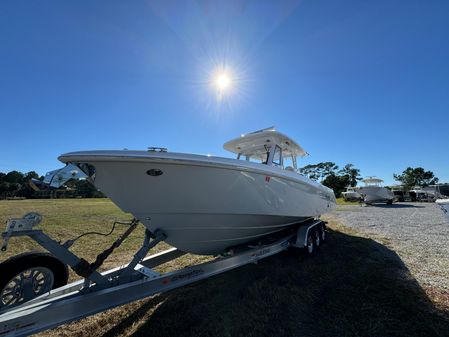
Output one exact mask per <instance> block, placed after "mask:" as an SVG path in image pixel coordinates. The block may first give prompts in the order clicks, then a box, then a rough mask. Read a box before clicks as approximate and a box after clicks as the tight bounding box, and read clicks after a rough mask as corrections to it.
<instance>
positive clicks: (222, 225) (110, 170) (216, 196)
mask: <svg viewBox="0 0 449 337" xmlns="http://www.w3.org/2000/svg"><path fill="white" fill-rule="evenodd" d="M224 148H225V149H226V150H228V151H231V152H233V153H235V154H236V155H237V159H229V158H221V157H213V156H209V155H195V154H184V153H171V152H167V151H166V149H160V148H150V149H149V151H128V150H120V151H82V152H71V153H66V154H63V155H61V156H60V157H59V160H60V161H62V162H64V163H66V164H68V165H67V166H66V168H64V169H63V170H62V171H61V170H60V171H53V172H50V173H49V174H48V175H47V176H46V177H45V181H46V182H48V183H49V184H50V185H51V186H59V185H61V184H63V183H64V182H65V181H66V180H67V178H70V177H80V176H83V175H84V174H83V172H84V173H85V174H86V176H87V177H88V179H89V180H90V181H91V182H92V183H93V184H94V185H95V186H96V187H97V188H98V189H100V190H101V191H102V192H103V193H105V194H106V195H107V196H108V197H109V198H111V200H112V201H113V202H114V203H115V204H116V205H117V206H118V207H120V208H121V209H122V210H123V211H124V212H128V213H131V214H133V215H134V216H135V217H136V218H137V219H139V220H140V221H141V222H142V223H143V224H144V225H145V226H146V227H147V228H148V229H149V230H151V231H153V232H154V231H155V230H157V229H159V230H161V231H163V232H164V233H165V235H166V240H165V241H166V242H167V243H169V244H171V245H172V246H174V247H176V248H178V249H180V250H183V251H185V252H190V253H195V254H218V253H222V252H223V251H225V250H226V249H228V248H230V247H233V246H236V245H239V244H243V243H246V242H250V241H254V240H256V239H258V238H260V237H262V236H265V235H267V234H270V233H274V232H277V231H280V230H283V229H285V228H287V227H289V226H293V225H297V224H298V223H300V222H303V221H306V220H308V219H310V218H316V217H319V216H320V215H321V214H323V213H326V212H329V211H331V210H332V209H333V208H334V207H335V205H336V201H335V195H334V193H333V191H332V190H331V189H329V188H327V187H325V186H323V185H321V184H319V183H317V182H315V181H313V180H310V179H309V178H307V177H305V176H303V175H301V174H299V173H297V172H296V169H297V157H298V156H304V155H306V152H305V151H304V150H303V149H302V148H301V147H300V146H299V145H298V144H297V143H296V142H294V141H293V140H292V139H290V138H289V137H287V136H285V135H283V134H282V133H279V132H277V131H275V129H274V128H269V129H264V130H260V131H256V132H253V133H249V134H246V135H242V136H241V137H238V138H236V139H234V140H231V141H229V142H227V143H226V144H224ZM80 170H82V171H83V172H80Z"/></svg>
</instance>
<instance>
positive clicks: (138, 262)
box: [0, 213, 326, 337]
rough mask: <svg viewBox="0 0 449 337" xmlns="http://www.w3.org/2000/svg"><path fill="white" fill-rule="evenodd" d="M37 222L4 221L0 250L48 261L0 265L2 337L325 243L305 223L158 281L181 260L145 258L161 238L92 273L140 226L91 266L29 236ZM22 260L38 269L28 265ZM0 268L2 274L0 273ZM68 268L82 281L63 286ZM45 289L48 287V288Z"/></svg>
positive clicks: (317, 226) (320, 226)
mask: <svg viewBox="0 0 449 337" xmlns="http://www.w3.org/2000/svg"><path fill="white" fill-rule="evenodd" d="M41 220H42V217H41V216H40V215H39V214H38V213H28V214H26V215H25V216H24V217H23V218H20V219H10V220H8V221H7V226H6V231H5V232H3V233H2V237H3V244H2V246H1V250H2V251H5V250H6V249H7V245H8V240H9V238H11V237H18V236H27V237H30V238H31V239H33V240H34V241H36V242H37V243H38V244H39V245H40V246H42V247H43V248H45V249H46V250H47V251H49V252H50V253H51V255H50V254H47V253H37V254H36V253H34V254H33V253H31V254H30V255H31V258H30V256H28V255H27V254H26V253H25V254H21V255H18V256H16V257H13V258H10V259H8V260H6V261H4V262H3V263H1V264H0V279H1V278H5V277H6V278H7V279H9V280H6V281H3V282H2V283H0V291H1V293H0V336H1V337H4V336H27V335H30V334H34V333H37V332H40V331H43V330H47V329H51V328H55V327H57V326H59V325H62V324H64V323H67V322H70V321H73V320H77V319H81V318H84V317H87V316H90V315H93V314H95V313H98V312H101V311H105V310H108V309H111V308H114V307H117V306H119V305H123V304H126V303H129V302H132V301H135V300H139V299H142V298H145V297H148V296H151V295H154V294H157V293H162V292H165V291H168V290H171V289H175V288H178V287H181V286H184V285H187V284H189V283H192V282H196V281H199V280H203V279H206V278H208V277H211V276H214V275H217V274H220V273H223V272H225V271H228V270H231V269H234V268H237V267H240V266H243V265H246V264H249V263H257V261H259V260H261V259H263V258H266V257H268V256H272V255H274V254H277V253H279V252H281V251H284V250H286V249H287V248H289V247H295V248H303V249H305V250H306V252H307V253H308V254H313V252H314V250H315V249H316V248H317V247H318V246H319V245H320V244H321V243H322V242H323V241H324V240H325V239H326V233H325V230H326V227H325V222H324V221H322V220H318V219H311V220H310V221H308V222H306V223H303V224H301V225H299V224H298V226H297V227H296V228H295V230H291V231H290V232H289V233H283V234H282V235H279V234H278V236H275V237H271V238H267V240H264V241H260V242H257V243H255V244H252V245H248V244H247V245H244V246H240V247H236V248H235V249H231V250H229V251H228V252H227V253H226V254H223V255H220V256H217V257H216V258H215V259H214V260H212V261H209V262H205V263H201V264H197V265H193V266H189V267H185V268H181V269H178V270H175V271H171V272H167V273H164V274H161V273H158V272H156V271H155V270H154V268H155V267H157V266H159V265H162V264H164V263H166V262H169V261H172V260H174V259H176V258H178V257H180V256H182V255H184V254H186V253H185V252H182V251H179V250H178V249H176V248H171V249H168V250H165V251H163V252H160V253H157V254H154V255H150V256H148V257H146V258H145V256H146V255H147V253H148V252H149V250H150V249H151V248H152V247H154V246H155V245H156V244H157V243H159V242H160V241H163V240H164V239H165V235H164V234H163V233H161V232H158V231H156V232H155V233H152V232H150V231H149V230H146V232H145V238H144V240H143V244H142V246H141V247H140V249H139V250H138V251H137V252H136V253H135V254H134V256H133V258H132V259H131V262H130V263H129V264H127V265H123V266H120V267H118V268H114V269H111V270H108V271H106V272H103V273H100V272H98V271H97V269H98V267H99V266H101V264H102V262H103V261H104V260H105V259H106V258H107V257H108V256H109V255H110V254H111V253H112V251H113V250H114V249H115V248H117V247H118V246H120V244H121V242H122V241H123V240H125V239H126V237H127V236H128V235H129V234H130V233H131V232H132V231H133V230H134V229H135V228H136V226H137V225H138V223H139V221H138V220H137V219H133V220H132V221H130V222H129V223H128V225H129V227H128V228H127V230H126V231H125V233H124V234H122V235H121V236H120V237H119V238H118V239H117V240H116V241H115V242H114V243H113V245H112V246H111V247H110V248H108V249H106V250H105V251H104V252H102V253H100V254H99V255H98V256H97V259H96V260H95V261H94V262H93V263H88V262H87V261H86V260H84V259H82V258H79V257H78V256H76V255H75V254H74V253H72V252H71V251H70V250H69V248H70V246H71V245H72V244H73V242H74V240H68V241H67V242H65V243H64V244H61V243H59V242H57V241H55V240H54V239H52V238H51V237H49V236H48V235H47V234H45V233H44V232H43V231H42V230H38V229H34V227H35V226H36V225H38V224H39V223H40V222H41ZM29 261H35V262H36V261H37V262H36V264H35V265H32V264H30V263H29ZM39 261H40V263H39ZM2 265H4V266H5V268H6V269H5V268H1V267H2ZM21 265H23V267H22V268H21ZM67 265H68V266H70V267H71V268H72V269H73V270H74V271H75V272H76V273H77V274H78V275H80V276H82V277H83V278H84V279H82V280H79V281H75V282H73V283H70V284H66V283H67V278H68V272H67ZM55 266H57V267H58V268H59V269H56V268H55ZM61 266H63V268H62V269H61ZM14 268H15V274H14V273H12V274H11V275H9V276H8V275H7V274H8V273H7V272H8V271H10V270H11V269H14ZM64 268H65V269H64ZM49 269H50V270H49ZM52 269H53V270H52ZM55 270H56V271H57V270H59V272H58V273H60V274H61V270H63V272H62V273H63V274H64V270H65V275H63V276H62V278H65V282H64V281H63V284H66V285H63V286H59V287H57V288H55V285H56V286H57V285H58V283H57V282H56V279H57V278H58V277H59V278H61V276H60V275H54V274H53V273H55ZM52 272H53V273H52ZM48 280H50V281H48ZM46 282H47V283H48V282H49V287H50V288H49V289H48V285H46ZM46 286H47V287H46ZM52 288H54V289H52Z"/></svg>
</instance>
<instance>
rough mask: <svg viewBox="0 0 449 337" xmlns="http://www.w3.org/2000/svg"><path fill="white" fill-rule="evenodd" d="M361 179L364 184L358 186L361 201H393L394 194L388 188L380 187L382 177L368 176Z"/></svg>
mask: <svg viewBox="0 0 449 337" xmlns="http://www.w3.org/2000/svg"><path fill="white" fill-rule="evenodd" d="M362 181H363V182H364V183H365V186H362V187H360V189H359V192H360V194H362V195H363V201H364V202H365V203H366V204H374V203H384V202H385V203H387V204H392V203H393V201H394V194H393V192H392V191H390V190H389V189H387V188H385V187H382V183H383V180H382V179H378V178H375V177H368V178H366V179H363V180H362Z"/></svg>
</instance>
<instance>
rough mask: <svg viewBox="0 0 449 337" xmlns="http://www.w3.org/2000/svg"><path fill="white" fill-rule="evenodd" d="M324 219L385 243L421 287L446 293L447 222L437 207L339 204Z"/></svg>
mask: <svg viewBox="0 0 449 337" xmlns="http://www.w3.org/2000/svg"><path fill="white" fill-rule="evenodd" d="M326 218H328V219H334V220H336V221H337V222H338V223H340V224H342V225H345V226H347V227H352V228H354V229H356V230H357V231H358V232H360V233H362V234H363V235H364V236H368V237H370V238H372V239H375V240H377V241H380V242H381V243H383V244H386V245H387V246H388V247H389V248H391V249H393V250H394V251H396V253H397V254H398V255H399V256H400V257H401V259H402V260H403V262H404V263H405V264H406V265H407V267H408V268H409V269H410V271H411V273H412V274H413V276H414V277H415V278H416V280H417V281H418V282H419V283H420V284H421V286H422V287H423V288H427V289H429V288H430V289H431V288H438V289H440V290H442V291H443V292H445V293H446V294H449V222H448V221H447V220H446V218H445V217H444V215H443V212H442V211H441V210H440V209H439V208H438V207H437V205H435V204H433V203H395V204H393V205H376V206H363V207H362V206H359V205H357V206H352V205H351V206H347V205H340V206H338V208H337V209H336V210H335V211H334V212H332V213H331V214H329V215H328V216H327V217H326Z"/></svg>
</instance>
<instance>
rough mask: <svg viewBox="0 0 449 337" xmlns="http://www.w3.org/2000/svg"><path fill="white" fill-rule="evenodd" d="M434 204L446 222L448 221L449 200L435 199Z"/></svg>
mask: <svg viewBox="0 0 449 337" xmlns="http://www.w3.org/2000/svg"><path fill="white" fill-rule="evenodd" d="M435 203H436V204H437V205H438V206H439V207H440V208H441V210H442V211H443V212H444V215H445V216H446V219H447V221H449V199H437V200H436V201H435Z"/></svg>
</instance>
